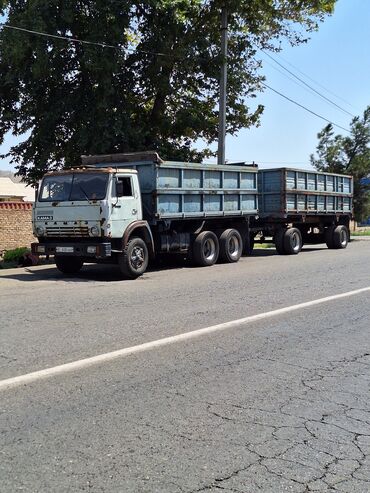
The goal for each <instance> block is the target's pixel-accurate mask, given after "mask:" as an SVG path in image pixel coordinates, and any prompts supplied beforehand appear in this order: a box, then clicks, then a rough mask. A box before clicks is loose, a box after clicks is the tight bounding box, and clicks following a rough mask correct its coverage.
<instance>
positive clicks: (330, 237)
mask: <svg viewBox="0 0 370 493" xmlns="http://www.w3.org/2000/svg"><path fill="white" fill-rule="evenodd" d="M334 230H335V226H329V227H327V228H325V233H324V236H325V243H326V246H327V247H328V248H334Z"/></svg>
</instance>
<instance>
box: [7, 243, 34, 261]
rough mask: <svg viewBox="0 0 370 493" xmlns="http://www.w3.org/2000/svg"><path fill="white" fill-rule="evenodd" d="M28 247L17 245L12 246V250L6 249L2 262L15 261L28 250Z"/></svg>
mask: <svg viewBox="0 0 370 493" xmlns="http://www.w3.org/2000/svg"><path fill="white" fill-rule="evenodd" d="M29 250H30V249H29V248H27V247H19V248H14V250H7V251H6V252H5V253H4V257H3V260H4V262H17V261H18V259H19V257H21V256H22V255H23V254H25V253H26V252H29Z"/></svg>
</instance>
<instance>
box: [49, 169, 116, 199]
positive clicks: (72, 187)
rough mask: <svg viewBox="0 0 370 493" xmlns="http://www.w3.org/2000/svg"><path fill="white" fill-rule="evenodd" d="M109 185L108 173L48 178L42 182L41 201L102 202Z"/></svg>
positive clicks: (75, 174)
mask: <svg viewBox="0 0 370 493" xmlns="http://www.w3.org/2000/svg"><path fill="white" fill-rule="evenodd" d="M107 183H108V174H106V173H96V174H94V173H85V174H84V173H71V174H70V175H55V176H46V177H45V178H44V179H43V181H42V185H41V190H40V194H39V201H41V202H66V201H71V200H102V199H104V198H105V196H106V191H107Z"/></svg>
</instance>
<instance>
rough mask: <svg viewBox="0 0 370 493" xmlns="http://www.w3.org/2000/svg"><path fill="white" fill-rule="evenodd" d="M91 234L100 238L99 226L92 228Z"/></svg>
mask: <svg viewBox="0 0 370 493" xmlns="http://www.w3.org/2000/svg"><path fill="white" fill-rule="evenodd" d="M90 233H91V234H92V235H93V236H99V228H98V227H97V226H92V227H91V228H90Z"/></svg>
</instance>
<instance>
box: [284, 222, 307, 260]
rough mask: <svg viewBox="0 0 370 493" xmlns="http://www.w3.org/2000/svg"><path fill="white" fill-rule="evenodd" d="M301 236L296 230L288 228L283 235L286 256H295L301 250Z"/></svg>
mask: <svg viewBox="0 0 370 493" xmlns="http://www.w3.org/2000/svg"><path fill="white" fill-rule="evenodd" d="M302 245H303V243H302V235H301V232H300V231H299V229H298V228H289V229H287V230H286V231H285V234H284V250H285V253H286V254H287V255H297V254H298V253H299V252H300V251H301V250H302Z"/></svg>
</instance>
